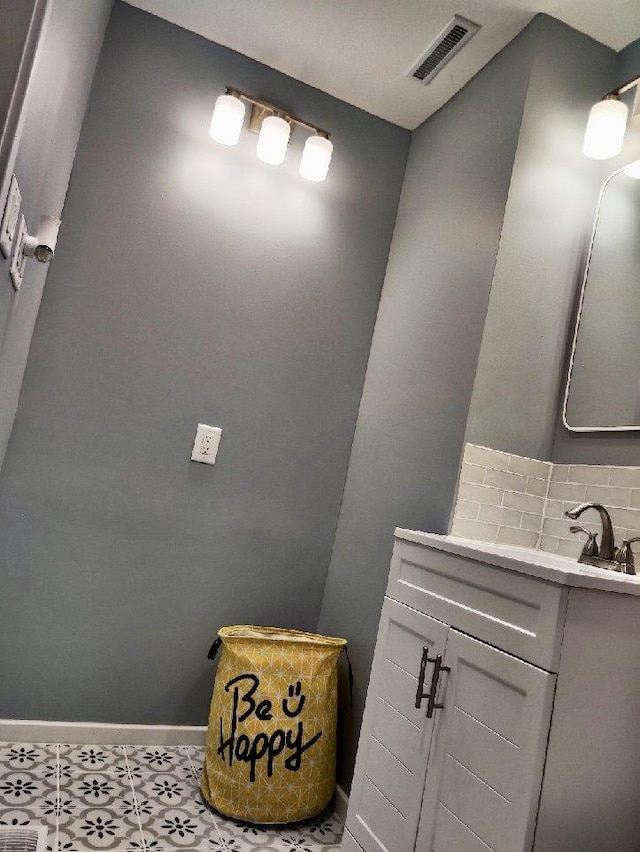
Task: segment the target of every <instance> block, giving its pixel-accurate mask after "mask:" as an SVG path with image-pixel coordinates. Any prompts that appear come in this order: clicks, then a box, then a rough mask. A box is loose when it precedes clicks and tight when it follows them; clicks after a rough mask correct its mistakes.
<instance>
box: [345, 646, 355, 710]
mask: <svg viewBox="0 0 640 852" xmlns="http://www.w3.org/2000/svg"><path fill="white" fill-rule="evenodd" d="M344 653H345V656H346V658H347V665H348V666H349V707H350V708H353V669H352V668H351V660H350V659H349V652H348V651H347V646H346V645H345V646H344Z"/></svg>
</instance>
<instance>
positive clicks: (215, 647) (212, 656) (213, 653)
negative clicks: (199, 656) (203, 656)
mask: <svg viewBox="0 0 640 852" xmlns="http://www.w3.org/2000/svg"><path fill="white" fill-rule="evenodd" d="M220 645H222V639H221V638H220V637H219V636H218V637H217V639H216V640H215V642H214V643H213V645H212V646H211V647H210V648H209V653H208V654H207V659H208V660H215V658H216V654H217V653H218V648H219V647H220Z"/></svg>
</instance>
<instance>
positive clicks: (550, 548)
mask: <svg viewBox="0 0 640 852" xmlns="http://www.w3.org/2000/svg"><path fill="white" fill-rule="evenodd" d="M559 544H560V539H559V538H555V537H554V536H552V535H543V536H541V537H540V550H545V551H546V552H547V553H557V552H558V545H559Z"/></svg>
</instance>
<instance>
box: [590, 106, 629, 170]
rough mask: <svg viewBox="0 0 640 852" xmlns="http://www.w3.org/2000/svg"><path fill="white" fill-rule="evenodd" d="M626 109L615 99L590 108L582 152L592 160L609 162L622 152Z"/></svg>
mask: <svg viewBox="0 0 640 852" xmlns="http://www.w3.org/2000/svg"><path fill="white" fill-rule="evenodd" d="M627 113H628V109H627V106H626V104H623V103H622V101H619V100H618V99H617V98H605V99H604V100H603V101H599V102H598V103H597V104H594V106H592V107H591V112H590V113H589V120H588V122H587V129H586V132H585V134H584V144H583V146H582V151H583V153H584V154H585V156H587V157H591V159H592V160H609V159H611V157H615V156H616V154H619V153H620V151H621V150H622V143H623V142H624V131H625V129H626V126H627Z"/></svg>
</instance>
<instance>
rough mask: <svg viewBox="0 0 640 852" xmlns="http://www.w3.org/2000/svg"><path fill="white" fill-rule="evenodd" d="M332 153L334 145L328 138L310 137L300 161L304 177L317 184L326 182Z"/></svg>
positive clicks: (301, 172)
mask: <svg viewBox="0 0 640 852" xmlns="http://www.w3.org/2000/svg"><path fill="white" fill-rule="evenodd" d="M332 153H333V145H332V143H331V141H330V140H329V139H327V137H326V136H310V137H309V138H308V139H307V141H306V142H305V146H304V151H303V152H302V160H301V161H300V174H301V175H302V177H303V178H305V180H313V181H317V182H320V181H322V180H324V179H325V178H326V176H327V172H328V171H329V163H330V162H331V154H332Z"/></svg>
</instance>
